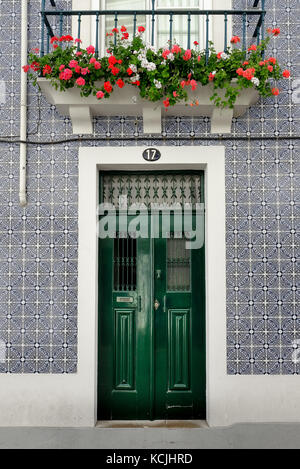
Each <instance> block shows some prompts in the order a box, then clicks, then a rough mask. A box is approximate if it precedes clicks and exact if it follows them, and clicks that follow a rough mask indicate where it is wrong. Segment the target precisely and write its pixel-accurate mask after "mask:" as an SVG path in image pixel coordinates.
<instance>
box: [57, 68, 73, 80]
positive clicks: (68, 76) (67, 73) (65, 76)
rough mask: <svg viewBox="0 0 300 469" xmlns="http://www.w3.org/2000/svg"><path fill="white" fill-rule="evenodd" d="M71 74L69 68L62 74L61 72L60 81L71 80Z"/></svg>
mask: <svg viewBox="0 0 300 469" xmlns="http://www.w3.org/2000/svg"><path fill="white" fill-rule="evenodd" d="M72 76H73V72H72V70H70V69H69V68H66V69H65V70H64V71H63V72H61V78H60V79H61V80H65V81H68V80H70V79H71V78H72Z"/></svg>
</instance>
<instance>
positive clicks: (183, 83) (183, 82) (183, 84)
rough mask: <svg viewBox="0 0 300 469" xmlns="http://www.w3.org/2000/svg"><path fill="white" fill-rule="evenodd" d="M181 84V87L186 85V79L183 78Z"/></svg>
mask: <svg viewBox="0 0 300 469" xmlns="http://www.w3.org/2000/svg"><path fill="white" fill-rule="evenodd" d="M180 86H181V88H184V87H185V81H184V80H182V82H181V83H180Z"/></svg>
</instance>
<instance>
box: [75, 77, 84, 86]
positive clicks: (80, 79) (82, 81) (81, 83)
mask: <svg viewBox="0 0 300 469" xmlns="http://www.w3.org/2000/svg"><path fill="white" fill-rule="evenodd" d="M76 83H77V85H78V86H84V85H85V79H84V78H82V77H79V78H77V80H76Z"/></svg>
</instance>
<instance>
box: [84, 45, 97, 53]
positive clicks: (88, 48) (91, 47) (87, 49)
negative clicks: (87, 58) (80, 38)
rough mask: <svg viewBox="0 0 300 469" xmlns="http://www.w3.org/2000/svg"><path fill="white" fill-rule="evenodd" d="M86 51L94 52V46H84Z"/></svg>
mask: <svg viewBox="0 0 300 469" xmlns="http://www.w3.org/2000/svg"><path fill="white" fill-rule="evenodd" d="M86 51H87V53H88V54H94V53H95V47H94V46H89V47H87V48H86Z"/></svg>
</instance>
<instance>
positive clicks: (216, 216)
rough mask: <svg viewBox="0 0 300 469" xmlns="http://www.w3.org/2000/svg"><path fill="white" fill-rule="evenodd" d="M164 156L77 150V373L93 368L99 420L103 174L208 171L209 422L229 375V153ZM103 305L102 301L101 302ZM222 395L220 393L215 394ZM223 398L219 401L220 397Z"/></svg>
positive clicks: (185, 150) (166, 151) (188, 151)
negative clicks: (100, 202) (99, 207)
mask: <svg viewBox="0 0 300 469" xmlns="http://www.w3.org/2000/svg"><path fill="white" fill-rule="evenodd" d="M158 148H159V149H160V151H161V154H162V157H161V159H160V160H159V161H157V162H155V163H149V162H146V161H145V160H143V158H142V153H143V151H144V149H145V147H105V148H103V147H98V148H90V147H88V148H80V150H79V266H78V269H79V270H78V275H79V277H78V288H79V292H78V295H79V296H78V301H79V304H78V308H79V311H78V327H79V363H78V367H79V368H78V372H79V373H83V372H86V370H87V368H88V369H89V373H90V376H89V379H88V382H89V383H93V384H92V389H93V390H94V420H95V421H96V417H97V413H96V412H97V350H98V343H97V319H98V239H97V222H98V219H97V205H98V200H99V189H98V188H99V172H101V170H102V171H105V170H106V171H107V170H126V171H130V170H143V171H146V170H155V169H158V170H168V169H169V170H174V169H175V170H176V169H178V170H183V169H185V170H189V169H191V170H197V169H198V170H204V171H205V206H206V219H205V226H206V233H205V236H206V241H205V243H206V244H205V251H206V344H207V345H206V347H207V350H206V357H207V358H206V361H207V362H206V368H207V370H206V377H207V398H206V400H207V421H208V423H209V424H212V425H213V424H214V422H215V421H216V415H215V410H214V409H216V408H218V405H219V403H218V405H216V402H215V396H216V386H218V382H219V381H220V378H221V376H224V377H225V374H226V281H225V280H226V278H225V148H224V147H223V146H194V147H158ZM99 301H101V298H99ZM217 395H218V393H217ZM217 398H219V396H218V397H217Z"/></svg>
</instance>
